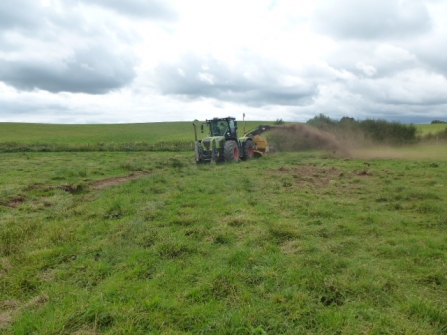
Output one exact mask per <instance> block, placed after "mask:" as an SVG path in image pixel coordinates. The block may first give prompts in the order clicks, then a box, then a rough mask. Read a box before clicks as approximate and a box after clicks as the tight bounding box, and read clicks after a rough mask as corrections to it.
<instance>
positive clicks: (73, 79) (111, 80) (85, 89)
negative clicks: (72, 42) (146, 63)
mask: <svg viewBox="0 0 447 335" xmlns="http://www.w3.org/2000/svg"><path fill="white" fill-rule="evenodd" d="M103 47H104V46H101V45H97V46H91V47H90V48H88V49H86V50H77V51H76V54H75V56H74V57H72V58H70V59H66V60H59V62H57V63H54V62H49V61H46V60H37V61H36V60H30V61H24V60H20V61H19V60H17V61H5V60H0V80H2V81H4V82H5V83H7V84H9V85H11V86H13V87H15V88H17V89H19V90H33V89H41V90H46V91H50V92H54V93H56V92H63V91H66V92H78V93H79V92H82V93H90V94H103V93H107V92H109V91H111V90H114V89H118V88H121V87H123V86H124V85H126V84H128V83H129V82H130V81H131V80H132V79H133V78H134V76H135V72H134V69H133V62H132V59H128V58H126V57H125V56H123V55H119V54H114V53H113V52H111V51H110V50H108V49H105V48H103Z"/></svg>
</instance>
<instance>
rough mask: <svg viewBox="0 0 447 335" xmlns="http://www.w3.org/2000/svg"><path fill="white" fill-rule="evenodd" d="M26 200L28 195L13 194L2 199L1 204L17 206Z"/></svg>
mask: <svg viewBox="0 0 447 335" xmlns="http://www.w3.org/2000/svg"><path fill="white" fill-rule="evenodd" d="M25 200H26V197H25V196H23V195H13V196H10V197H9V198H8V199H6V200H3V201H0V206H5V207H11V208H16V207H18V206H19V205H20V204H22V203H23V202H24V201H25Z"/></svg>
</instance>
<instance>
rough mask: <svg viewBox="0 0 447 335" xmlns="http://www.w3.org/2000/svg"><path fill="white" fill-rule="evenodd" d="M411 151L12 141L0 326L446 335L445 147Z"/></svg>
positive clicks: (3, 221)
mask: <svg viewBox="0 0 447 335" xmlns="http://www.w3.org/2000/svg"><path fill="white" fill-rule="evenodd" d="M191 128H192V127H191ZM405 150H406V151H405V156H406V157H412V158H413V159H407V158H391V157H396V156H394V155H396V154H397V153H400V152H401V151H399V150H397V151H394V152H392V154H389V155H387V157H389V158H386V159H384V158H375V157H377V156H379V157H380V153H381V152H383V151H377V152H371V151H370V152H369V154H368V155H365V156H364V157H366V158H352V157H351V158H347V157H340V158H337V157H333V156H332V153H331V152H325V151H322V152H315V151H307V152H296V153H287V154H283V153H278V154H276V155H273V156H269V157H265V158H262V159H258V160H251V161H247V162H242V163H240V164H225V165H219V166H217V165H215V164H211V165H204V166H196V165H195V163H194V158H193V155H192V153H188V152H186V153H166V152H165V153H147V152H139V153H132V152H128V153H125V152H115V153H113V152H86V153H34V152H30V153H28V152H26V153H8V154H0V184H1V185H2V188H1V191H0V332H2V333H4V334H33V333H35V334H149V333H151V334H420V335H423V334H426V335H432V334H445V333H446V332H447V328H446V325H447V308H446V306H447V303H446V296H447V269H446V266H445V265H446V262H447V234H446V232H447V231H446V229H447V209H446V207H445V203H446V200H447V188H446V180H447V156H446V155H445V153H446V147H445V146H435V147H432V148H431V150H432V153H431V154H430V155H429V157H428V156H420V154H421V153H426V152H427V151H428V150H427V148H425V149H423V150H421V151H419V149H414V150H416V151H415V152H413V151H412V149H405ZM363 153H365V151H364V152H363ZM389 153H390V152H389ZM397 157H403V156H400V155H397ZM415 157H418V158H417V159H414V158H415Z"/></svg>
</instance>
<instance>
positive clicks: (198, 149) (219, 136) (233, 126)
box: [193, 117, 255, 164]
mask: <svg viewBox="0 0 447 335" xmlns="http://www.w3.org/2000/svg"><path fill="white" fill-rule="evenodd" d="M193 125H194V134H195V140H196V141H195V156H196V163H197V164H202V163H211V162H212V161H215V162H216V163H218V164H219V163H223V162H237V161H239V159H242V160H247V159H249V158H252V157H253V156H254V154H255V150H254V144H253V138H252V137H249V136H246V135H245V134H244V136H242V137H238V134H237V130H238V127H237V121H236V119H235V118H234V117H226V118H217V117H215V118H213V119H212V120H206V122H205V123H203V124H202V125H201V132H202V133H203V132H204V125H207V126H208V130H209V131H208V136H207V137H205V138H204V139H203V140H198V138H197V128H196V124H195V123H193Z"/></svg>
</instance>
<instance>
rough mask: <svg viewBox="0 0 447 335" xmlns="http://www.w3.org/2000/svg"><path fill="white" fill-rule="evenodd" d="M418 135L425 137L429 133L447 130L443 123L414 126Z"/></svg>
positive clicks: (446, 125)
mask: <svg viewBox="0 0 447 335" xmlns="http://www.w3.org/2000/svg"><path fill="white" fill-rule="evenodd" d="M415 126H416V128H417V130H418V133H419V134H421V135H427V134H429V133H432V134H434V133H437V132H440V131H443V130H444V129H446V128H447V124H445V123H435V124H415Z"/></svg>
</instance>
